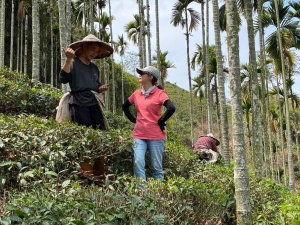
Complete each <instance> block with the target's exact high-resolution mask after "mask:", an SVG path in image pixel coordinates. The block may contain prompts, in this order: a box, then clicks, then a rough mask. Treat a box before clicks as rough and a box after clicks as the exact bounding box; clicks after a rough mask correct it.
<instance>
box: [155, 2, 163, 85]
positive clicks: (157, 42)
mask: <svg viewBox="0 0 300 225" xmlns="http://www.w3.org/2000/svg"><path fill="white" fill-rule="evenodd" d="M155 21H156V26H155V34H156V52H157V53H156V54H157V59H160V43H159V9H158V0H155ZM157 68H158V71H159V82H160V83H161V81H162V79H161V74H160V60H157Z"/></svg>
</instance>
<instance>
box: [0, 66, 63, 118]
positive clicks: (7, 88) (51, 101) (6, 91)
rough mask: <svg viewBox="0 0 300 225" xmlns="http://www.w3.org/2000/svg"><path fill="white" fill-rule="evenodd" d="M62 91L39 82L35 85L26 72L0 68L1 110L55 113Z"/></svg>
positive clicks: (41, 113)
mask: <svg viewBox="0 0 300 225" xmlns="http://www.w3.org/2000/svg"><path fill="white" fill-rule="evenodd" d="M61 95H62V93H61V92H60V91H58V89H56V88H52V87H50V86H49V85H46V84H42V83H39V84H38V85H37V86H34V85H33V84H32V83H31V82H30V79H29V78H28V77H27V76H25V75H24V74H20V73H16V72H11V71H9V70H8V69H1V70H0V112H2V113H6V114H20V113H28V114H35V115H38V116H43V117H52V116H53V115H54V114H55V111H56V107H57V106H58V102H59V99H60V97H61Z"/></svg>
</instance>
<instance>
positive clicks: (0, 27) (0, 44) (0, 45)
mask: <svg viewBox="0 0 300 225" xmlns="http://www.w3.org/2000/svg"><path fill="white" fill-rule="evenodd" d="M4 38H5V0H2V2H1V12H0V68H4V51H5V43H4Z"/></svg>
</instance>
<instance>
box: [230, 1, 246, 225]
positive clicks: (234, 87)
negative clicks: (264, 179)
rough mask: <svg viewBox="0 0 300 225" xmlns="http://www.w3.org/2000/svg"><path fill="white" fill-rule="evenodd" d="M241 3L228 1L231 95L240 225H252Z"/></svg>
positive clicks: (236, 197) (237, 206)
mask: <svg viewBox="0 0 300 225" xmlns="http://www.w3.org/2000/svg"><path fill="white" fill-rule="evenodd" d="M236 13H237V3H236V1H235V0H226V18H227V26H226V27H227V29H226V30H227V46H228V61H229V77H230V95H231V104H232V117H233V118H235V119H234V120H232V136H233V158H234V183H235V199H236V216H237V224H243V225H250V224H252V221H251V205H250V191H249V175H248V169H247V159H246V149H245V142H244V132H243V131H244V129H243V110H242V104H241V103H242V99H241V78H240V59H239V35H238V31H239V27H238V24H237V21H236Z"/></svg>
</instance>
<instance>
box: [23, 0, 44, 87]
mask: <svg viewBox="0 0 300 225" xmlns="http://www.w3.org/2000/svg"><path fill="white" fill-rule="evenodd" d="M21 32H23V31H22V30H21ZM21 54H22V52H21ZM39 80H40V13H39V0H32V82H33V83H34V84H37V83H38V82H39Z"/></svg>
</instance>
